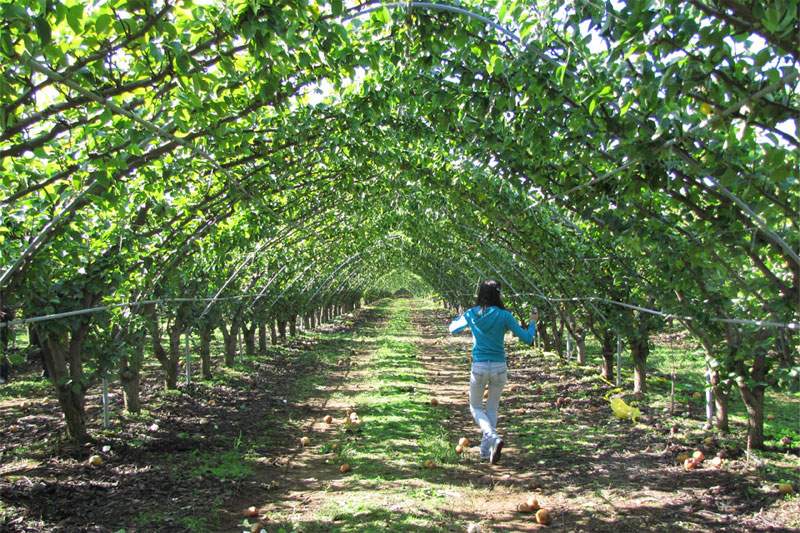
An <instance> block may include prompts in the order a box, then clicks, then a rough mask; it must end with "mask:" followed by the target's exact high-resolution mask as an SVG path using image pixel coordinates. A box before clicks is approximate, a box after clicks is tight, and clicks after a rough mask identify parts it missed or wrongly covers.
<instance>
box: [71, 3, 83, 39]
mask: <svg viewBox="0 0 800 533" xmlns="http://www.w3.org/2000/svg"><path fill="white" fill-rule="evenodd" d="M82 19H83V5H82V4H78V5H74V6H72V7H70V8H69V11H67V23H68V24H69V27H70V28H72V31H74V32H75V33H81V32H83V24H82V23H81V20H82Z"/></svg>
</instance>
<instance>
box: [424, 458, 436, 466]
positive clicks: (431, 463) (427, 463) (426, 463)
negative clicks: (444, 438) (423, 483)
mask: <svg viewBox="0 0 800 533" xmlns="http://www.w3.org/2000/svg"><path fill="white" fill-rule="evenodd" d="M423 466H424V467H425V468H436V463H434V462H433V459H428V460H427V461H425V464H424V465H423Z"/></svg>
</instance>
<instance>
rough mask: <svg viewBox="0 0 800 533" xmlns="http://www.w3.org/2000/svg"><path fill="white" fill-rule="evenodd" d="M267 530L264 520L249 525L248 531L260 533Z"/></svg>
mask: <svg viewBox="0 0 800 533" xmlns="http://www.w3.org/2000/svg"><path fill="white" fill-rule="evenodd" d="M266 530H267V524H265V523H264V522H255V523H254V524H252V525H251V526H250V533H262V531H266Z"/></svg>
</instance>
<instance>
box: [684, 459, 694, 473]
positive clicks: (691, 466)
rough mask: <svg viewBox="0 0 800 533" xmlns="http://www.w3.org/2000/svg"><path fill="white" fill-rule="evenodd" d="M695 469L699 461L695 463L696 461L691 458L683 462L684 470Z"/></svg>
mask: <svg viewBox="0 0 800 533" xmlns="http://www.w3.org/2000/svg"><path fill="white" fill-rule="evenodd" d="M695 468H697V461H695V460H694V459H692V458H689V459H686V460H685V461H684V462H683V469H684V470H694V469H695Z"/></svg>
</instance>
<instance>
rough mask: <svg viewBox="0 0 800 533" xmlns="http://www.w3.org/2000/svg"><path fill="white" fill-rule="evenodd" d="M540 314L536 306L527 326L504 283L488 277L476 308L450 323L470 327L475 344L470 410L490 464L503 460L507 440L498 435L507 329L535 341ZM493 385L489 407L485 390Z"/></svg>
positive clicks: (505, 373)
mask: <svg viewBox="0 0 800 533" xmlns="http://www.w3.org/2000/svg"><path fill="white" fill-rule="evenodd" d="M538 319H539V315H538V313H537V312H536V310H535V309H534V310H533V311H531V314H530V325H529V326H528V329H527V330H526V329H523V328H522V327H521V326H520V325H519V324H518V323H517V321H516V319H514V316H513V315H512V314H511V313H509V312H508V311H506V308H505V306H504V305H503V301H502V299H501V298H500V282H498V281H497V280H494V279H487V280H486V281H484V282H483V283H481V286H480V287H479V288H478V300H477V303H476V304H475V307H473V308H472V309H469V310H467V311H466V312H465V313H464V314H463V315H461V316H460V317H458V318H457V319H455V320H453V322H452V323H451V324H450V333H456V332H459V331H461V330H462V329H464V328H466V327H469V329H470V332H472V338H473V340H474V346H473V348H472V374H471V376H470V380H469V409H470V411H471V412H472V417H473V418H474V419H475V422H476V423H477V424H478V426H479V427H480V428H481V433H482V434H483V438H482V439H481V459H489V463H490V464H495V463H497V461H499V460H500V452H501V451H502V449H503V439H502V438H500V436H499V435H498V434H497V429H496V428H497V409H498V407H499V405H500V394H501V393H502V392H503V387H504V386H505V384H506V379H507V377H508V367H507V365H506V354H505V346H504V344H503V341H504V338H505V334H506V331H511V333H513V334H514V335H515V336H517V337H518V338H519V340H521V341H522V342H524V343H525V344H528V345H530V344H533V339H534V337H535V336H536V321H537V320H538ZM487 386H488V387H489V395H488V397H487V398H486V407H485V408H484V405H483V393H484V391H485V390H486V387H487Z"/></svg>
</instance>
